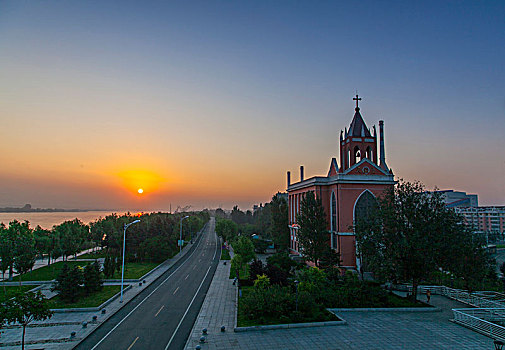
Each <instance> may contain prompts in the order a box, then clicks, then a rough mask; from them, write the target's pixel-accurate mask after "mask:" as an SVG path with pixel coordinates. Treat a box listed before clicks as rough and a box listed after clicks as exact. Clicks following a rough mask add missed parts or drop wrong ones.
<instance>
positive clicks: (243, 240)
mask: <svg viewBox="0 0 505 350" xmlns="http://www.w3.org/2000/svg"><path fill="white" fill-rule="evenodd" d="M232 247H233V251H234V253H235V254H238V255H240V256H241V257H242V261H243V263H245V264H247V263H248V262H250V261H251V260H252V259H254V257H255V256H256V254H255V253H254V244H253V243H252V242H251V240H250V239H249V238H248V237H245V236H240V237H239V238H238V239H237V240H235V241H234V242H233V243H232Z"/></svg>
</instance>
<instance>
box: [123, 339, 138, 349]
mask: <svg viewBox="0 0 505 350" xmlns="http://www.w3.org/2000/svg"><path fill="white" fill-rule="evenodd" d="M137 340H139V337H137V338H135V340H134V341H133V343H131V345H130V346H129V347H128V349H126V350H130V349H131V348H132V347H133V345H135V343H136V342H137Z"/></svg>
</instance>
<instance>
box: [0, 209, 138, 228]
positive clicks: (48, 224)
mask: <svg viewBox="0 0 505 350" xmlns="http://www.w3.org/2000/svg"><path fill="white" fill-rule="evenodd" d="M111 213H113V212H112V211H82V212H72V211H68V212H57V213H55V212H51V213H49V212H46V213H0V222H3V223H4V224H5V225H6V226H7V225H9V222H11V221H12V220H14V219H16V220H19V221H25V220H28V221H29V222H30V227H33V228H34V227H36V226H37V225H40V227H42V228H45V229H51V228H52V227H53V226H54V225H58V224H61V223H62V222H63V221H66V220H73V219H75V218H78V219H80V220H81V221H82V222H83V223H85V224H89V223H90V222H91V221H95V220H96V219H98V218H99V217H105V216H107V215H109V214H111ZM114 213H116V214H118V215H122V214H124V213H126V212H125V211H116V212H114ZM132 213H134V212H132Z"/></svg>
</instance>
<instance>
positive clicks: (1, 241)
mask: <svg viewBox="0 0 505 350" xmlns="http://www.w3.org/2000/svg"><path fill="white" fill-rule="evenodd" d="M14 247H15V235H13V232H11V231H9V230H7V229H6V227H5V225H4V224H3V223H2V224H0V269H1V270H2V279H5V272H6V271H9V280H10V279H11V278H12V266H13V262H14ZM4 287H5V286H4ZM4 291H5V288H4Z"/></svg>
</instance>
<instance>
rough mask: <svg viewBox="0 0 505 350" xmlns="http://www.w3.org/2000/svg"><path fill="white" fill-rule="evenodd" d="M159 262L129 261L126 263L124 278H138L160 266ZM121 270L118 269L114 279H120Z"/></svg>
mask: <svg viewBox="0 0 505 350" xmlns="http://www.w3.org/2000/svg"><path fill="white" fill-rule="evenodd" d="M158 265H159V263H153V262H129V263H126V266H125V271H124V278H125V279H138V278H140V277H142V276H144V275H145V274H146V273H148V272H149V271H151V270H152V269H154V268H155V267H156V266H158ZM120 278H121V271H116V272H115V273H114V276H113V277H112V279H120Z"/></svg>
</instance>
